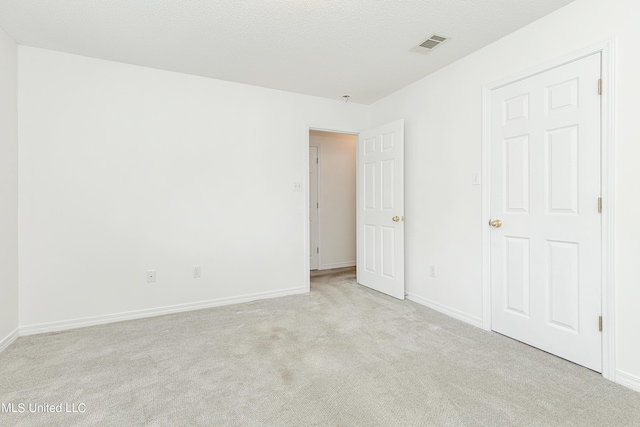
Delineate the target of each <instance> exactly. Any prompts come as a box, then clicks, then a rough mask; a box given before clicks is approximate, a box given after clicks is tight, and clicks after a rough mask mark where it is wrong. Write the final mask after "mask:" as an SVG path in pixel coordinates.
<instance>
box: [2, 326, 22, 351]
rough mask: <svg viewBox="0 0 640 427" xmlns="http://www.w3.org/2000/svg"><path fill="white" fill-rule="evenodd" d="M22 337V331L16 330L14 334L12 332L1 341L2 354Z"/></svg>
mask: <svg viewBox="0 0 640 427" xmlns="http://www.w3.org/2000/svg"><path fill="white" fill-rule="evenodd" d="M19 336H20V329H18V328H16V329H15V330H14V331H13V332H11V333H10V334H9V335H7V336H6V337H4V338H2V339H1V340H0V353H1V352H3V351H4V350H6V348H7V347H9V346H10V345H11V344H13V342H14V341H15V340H17V339H18V337H19Z"/></svg>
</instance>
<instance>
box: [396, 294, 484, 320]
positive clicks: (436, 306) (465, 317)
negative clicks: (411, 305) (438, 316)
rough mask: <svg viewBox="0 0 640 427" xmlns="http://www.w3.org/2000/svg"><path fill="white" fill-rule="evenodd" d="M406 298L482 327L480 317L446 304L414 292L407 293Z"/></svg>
mask: <svg viewBox="0 0 640 427" xmlns="http://www.w3.org/2000/svg"><path fill="white" fill-rule="evenodd" d="M407 299H409V300H411V301H413V302H417V303H418V304H421V305H424V306H426V307H429V308H431V309H434V310H435V311H439V312H440V313H442V314H446V315H447V316H450V317H453V318H454V319H458V320H461V321H463V322H465V323H468V324H470V325H473V326H476V327H478V328H482V318H480V317H475V316H471V315H469V314H467V313H464V312H462V311H460V310H456V309H455V308H451V307H447V306H446V305H442V304H439V303H437V302H435V301H431V300H429V299H427V298H424V297H421V296H419V295H416V294H411V293H408V294H407Z"/></svg>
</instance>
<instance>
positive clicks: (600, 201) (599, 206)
mask: <svg viewBox="0 0 640 427" xmlns="http://www.w3.org/2000/svg"><path fill="white" fill-rule="evenodd" d="M598 213H602V197H598Z"/></svg>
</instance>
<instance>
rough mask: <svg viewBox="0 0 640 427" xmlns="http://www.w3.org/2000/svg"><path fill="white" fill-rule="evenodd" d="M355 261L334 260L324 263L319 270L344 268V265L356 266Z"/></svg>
mask: <svg viewBox="0 0 640 427" xmlns="http://www.w3.org/2000/svg"><path fill="white" fill-rule="evenodd" d="M355 266H356V262H355V261H347V262H332V263H330V264H322V265H321V266H320V268H319V270H331V269H333V268H344V267H355Z"/></svg>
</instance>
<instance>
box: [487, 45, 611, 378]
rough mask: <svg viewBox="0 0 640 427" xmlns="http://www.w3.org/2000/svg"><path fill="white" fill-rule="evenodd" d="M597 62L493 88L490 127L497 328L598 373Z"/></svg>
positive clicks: (595, 57) (591, 60) (571, 65)
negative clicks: (499, 222) (498, 221)
mask: <svg viewBox="0 0 640 427" xmlns="http://www.w3.org/2000/svg"><path fill="white" fill-rule="evenodd" d="M600 68H601V67H600V54H593V55H591V56H588V57H586V58H583V59H580V60H577V61H574V62H571V63H569V64H566V65H563V66H560V67H557V68H554V69H552V70H549V71H546V72H543V73H540V74H537V75H534V76H532V77H529V78H527V79H524V80H521V81H518V82H515V83H512V84H509V85H507V86H503V87H501V88H499V89H496V90H494V91H493V92H492V94H491V129H490V132H491V142H490V143H491V147H490V152H491V154H490V156H491V159H490V162H491V170H490V174H491V188H490V192H491V201H490V203H491V209H490V210H491V219H492V220H494V221H496V220H500V221H501V226H500V225H499V224H498V223H497V222H494V223H493V227H492V229H491V295H492V299H491V304H492V329H493V330H495V331H497V332H499V333H502V334H504V335H507V336H510V337H512V338H515V339H517V340H520V341H523V342H525V343H527V344H530V345H533V346H535V347H538V348H541V349H542V350H545V351H547V352H550V353H553V354H555V355H558V356H560V357H563V358H565V359H568V360H571V361H573V362H576V363H578V364H580V365H583V366H586V367H588V368H590V369H593V370H595V371H598V372H600V371H601V370H602V359H601V358H602V350H601V334H600V332H599V325H598V320H599V316H600V315H601V241H600V239H601V220H600V214H599V212H598V198H599V197H600V96H599V95H598V79H599V78H600ZM486 226H487V227H489V226H490V225H489V224H487V225H486Z"/></svg>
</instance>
